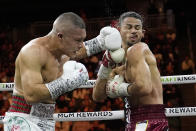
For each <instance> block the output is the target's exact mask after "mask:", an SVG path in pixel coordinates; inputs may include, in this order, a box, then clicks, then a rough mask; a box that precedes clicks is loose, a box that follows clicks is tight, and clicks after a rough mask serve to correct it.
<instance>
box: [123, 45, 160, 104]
mask: <svg viewBox="0 0 196 131" xmlns="http://www.w3.org/2000/svg"><path fill="white" fill-rule="evenodd" d="M125 77H126V80H127V81H128V82H136V83H137V84H138V85H140V87H138V89H139V91H138V92H137V93H135V94H134V95H132V96H131V97H130V100H129V102H130V104H132V105H145V104H163V96H162V84H161V80H160V73H159V70H158V68H157V64H156V59H155V57H154V55H153V54H152V52H151V51H150V49H149V48H148V46H147V45H146V44H144V43H142V42H140V43H138V44H135V45H133V46H132V47H130V48H129V49H128V50H127V61H126V73H125ZM145 81H146V82H145Z"/></svg>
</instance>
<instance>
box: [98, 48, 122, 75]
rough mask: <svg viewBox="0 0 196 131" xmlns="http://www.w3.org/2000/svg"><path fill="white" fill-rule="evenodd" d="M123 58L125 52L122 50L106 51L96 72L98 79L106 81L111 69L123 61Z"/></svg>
mask: <svg viewBox="0 0 196 131" xmlns="http://www.w3.org/2000/svg"><path fill="white" fill-rule="evenodd" d="M124 56H125V51H124V49H123V48H119V49H118V50H115V51H108V50H106V52H105V53H104V55H103V58H102V64H101V66H100V68H99V71H98V77H99V78H100V79H107V78H108V77H109V74H110V72H111V71H112V69H113V68H115V67H116V64H119V63H121V62H122V61H123V59H124Z"/></svg>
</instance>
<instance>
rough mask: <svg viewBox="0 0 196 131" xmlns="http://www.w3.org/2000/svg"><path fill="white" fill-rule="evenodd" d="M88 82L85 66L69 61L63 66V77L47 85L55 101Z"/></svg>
mask: <svg viewBox="0 0 196 131" xmlns="http://www.w3.org/2000/svg"><path fill="white" fill-rule="evenodd" d="M88 80H89V76H88V71H87V69H86V67H85V66H84V65H83V64H81V63H79V62H76V61H67V62H66V63H65V64H64V65H63V74H62V75H61V77H59V78H58V79H56V80H54V81H52V82H50V83H47V84H45V85H46V87H47V88H48V90H49V92H50V94H51V97H52V99H54V100H55V99H57V98H58V96H60V95H62V94H64V93H66V92H69V91H72V90H74V89H76V88H78V87H80V86H81V85H84V84H85V83H86V82H87V81H88Z"/></svg>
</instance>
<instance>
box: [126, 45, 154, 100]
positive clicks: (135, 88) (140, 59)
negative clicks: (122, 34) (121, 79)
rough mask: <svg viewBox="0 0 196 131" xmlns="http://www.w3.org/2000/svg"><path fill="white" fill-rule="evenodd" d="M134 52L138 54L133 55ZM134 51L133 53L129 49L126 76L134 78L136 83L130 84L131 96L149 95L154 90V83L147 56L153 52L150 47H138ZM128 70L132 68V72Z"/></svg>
mask: <svg viewBox="0 0 196 131" xmlns="http://www.w3.org/2000/svg"><path fill="white" fill-rule="evenodd" d="M134 53H136V54H135V55H133V54H134ZM134 53H133V52H132V53H131V51H130V50H128V51H127V62H126V64H127V65H126V66H127V69H126V78H127V79H129V80H131V79H132V78H134V84H130V85H129V87H128V93H129V95H130V96H131V95H132V94H136V95H139V96H143V95H147V94H149V93H150V92H151V91H152V83H151V72H150V69H149V65H148V64H147V62H146V58H147V57H152V56H151V55H152V54H151V52H150V50H149V48H145V49H143V48H142V49H138V50H137V51H136V52H134ZM135 56H137V57H135ZM129 68H131V69H129ZM128 70H131V73H130V72H127V71H128Z"/></svg>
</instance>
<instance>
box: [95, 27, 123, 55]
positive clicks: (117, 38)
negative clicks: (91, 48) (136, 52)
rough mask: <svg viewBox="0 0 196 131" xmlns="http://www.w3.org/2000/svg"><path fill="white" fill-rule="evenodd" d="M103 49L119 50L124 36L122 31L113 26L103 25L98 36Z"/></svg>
mask: <svg viewBox="0 0 196 131" xmlns="http://www.w3.org/2000/svg"><path fill="white" fill-rule="evenodd" d="M96 38H97V40H98V41H99V43H100V45H101V46H102V49H103V50H106V49H107V50H112V51H113V50H117V49H119V48H121V43H122V38H121V35H120V32H119V31H118V30H117V29H116V28H113V27H110V26H107V27H103V28H102V29H101V31H100V34H99V35H98V36H97V37H96Z"/></svg>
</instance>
